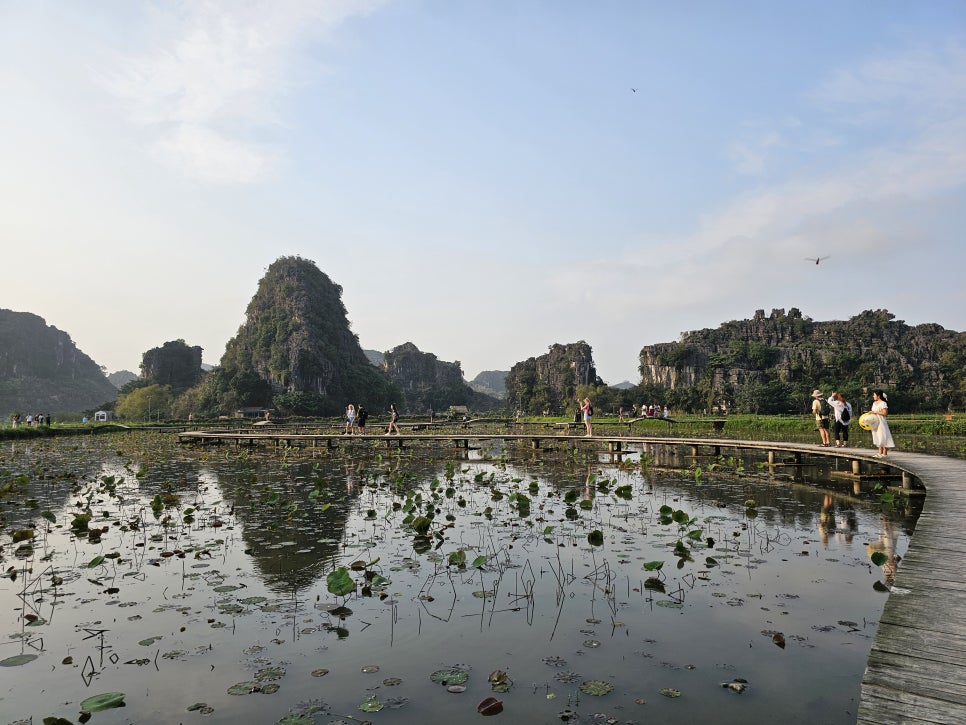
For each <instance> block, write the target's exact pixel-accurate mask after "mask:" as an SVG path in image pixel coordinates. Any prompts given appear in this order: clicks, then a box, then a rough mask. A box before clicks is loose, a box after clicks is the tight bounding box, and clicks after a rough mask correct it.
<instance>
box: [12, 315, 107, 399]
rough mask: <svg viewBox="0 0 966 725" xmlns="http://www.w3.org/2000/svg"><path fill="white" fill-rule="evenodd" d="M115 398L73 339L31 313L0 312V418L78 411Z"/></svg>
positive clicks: (103, 378) (101, 372) (98, 370)
mask: <svg viewBox="0 0 966 725" xmlns="http://www.w3.org/2000/svg"><path fill="white" fill-rule="evenodd" d="M116 397H117V389H116V388H115V387H114V386H113V385H111V383H110V381H109V380H108V379H107V377H105V375H104V371H103V370H101V368H100V367H99V366H98V365H97V363H95V362H94V361H93V360H92V359H91V358H90V357H88V356H87V355H85V354H84V353H83V352H81V351H80V350H79V349H78V348H77V346H76V345H75V344H74V341H73V340H71V337H70V335H68V334H67V333H66V332H63V331H62V330H58V329H57V328H56V327H52V326H50V325H48V324H47V322H46V321H45V320H44V319H43V318H42V317H38V316H37V315H34V314H31V313H30V312H14V311H13V310H2V309H0V415H2V416H4V417H5V418H9V417H10V415H11V414H13V413H15V412H19V413H22V414H27V413H31V414H34V413H66V412H77V411H81V410H87V409H91V408H94V407H97V406H100V405H101V404H103V403H106V402H109V401H112V400H114V399H115V398H116Z"/></svg>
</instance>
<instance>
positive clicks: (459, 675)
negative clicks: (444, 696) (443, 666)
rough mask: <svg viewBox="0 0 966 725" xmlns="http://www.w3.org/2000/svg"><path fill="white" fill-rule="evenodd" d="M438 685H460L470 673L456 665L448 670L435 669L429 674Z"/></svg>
mask: <svg viewBox="0 0 966 725" xmlns="http://www.w3.org/2000/svg"><path fill="white" fill-rule="evenodd" d="M429 679H431V680H432V681H433V682H435V683H436V684H438V685H462V684H464V683H465V682H466V681H467V680H468V679H470V673H469V672H467V671H466V670H461V669H459V668H457V667H452V668H450V669H448V670H436V671H435V672H434V673H433V674H431V675H430V676H429Z"/></svg>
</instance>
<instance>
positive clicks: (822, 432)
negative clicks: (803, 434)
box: [812, 390, 832, 448]
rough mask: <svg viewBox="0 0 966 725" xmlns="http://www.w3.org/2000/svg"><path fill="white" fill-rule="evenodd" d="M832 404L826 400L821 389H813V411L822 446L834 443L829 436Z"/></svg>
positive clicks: (826, 446)
mask: <svg viewBox="0 0 966 725" xmlns="http://www.w3.org/2000/svg"><path fill="white" fill-rule="evenodd" d="M831 412H832V406H831V405H829V404H828V401H826V400H825V396H824V395H822V391H821V390H813V391H812V413H813V414H814V415H815V427H816V428H818V435H819V438H821V439H822V446H823V447H825V448H828V447H829V446H830V445H832V443H831V441H830V440H829V437H828V428H829V413H831Z"/></svg>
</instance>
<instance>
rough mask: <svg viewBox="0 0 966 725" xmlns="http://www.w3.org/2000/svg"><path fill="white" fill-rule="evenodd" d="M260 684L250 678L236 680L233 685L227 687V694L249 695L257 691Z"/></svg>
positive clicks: (259, 688) (260, 687)
mask: <svg viewBox="0 0 966 725" xmlns="http://www.w3.org/2000/svg"><path fill="white" fill-rule="evenodd" d="M261 689H262V686H261V685H259V684H258V683H257V682H253V681H252V680H247V681H245V682H236V683H235V684H234V685H232V686H231V687H229V688H228V694H229V695H250V694H252V693H253V692H259V691H260V690H261Z"/></svg>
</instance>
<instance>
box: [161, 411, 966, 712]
mask: <svg viewBox="0 0 966 725" xmlns="http://www.w3.org/2000/svg"><path fill="white" fill-rule="evenodd" d="M179 438H180V439H181V440H182V441H186V442H192V441H196V442H206V441H209V442H219V441H227V442H234V443H235V444H236V445H239V444H241V443H242V442H248V443H251V444H256V443H266V442H274V443H275V445H279V444H282V443H284V444H288V445H293V444H295V445H298V444H302V445H305V444H308V445H319V444H321V443H323V442H324V444H325V445H326V446H328V447H333V446H335V445H345V444H348V445H355V444H362V443H364V442H371V441H384V442H385V443H386V445H390V446H391V445H396V446H398V447H400V448H401V447H402V446H403V445H404V444H405V443H407V442H417V441H418V442H420V443H424V444H425V443H427V442H437V443H445V442H453V443H455V444H456V446H458V447H460V448H468V447H469V442H470V441H476V442H479V441H485V440H503V441H520V442H529V444H530V447H531V448H534V449H540V448H541V446H549V445H553V444H554V443H566V444H567V445H587V444H592V445H596V446H598V447H599V446H601V445H602V444H606V446H607V449H608V450H609V452H610V453H618V454H621V455H623V454H627V453H630V452H632V451H631V450H630V448H629V446H644V445H646V444H664V445H672V446H673V445H679V446H689V447H690V448H691V451H692V454H694V455H698V454H699V451H700V450H701V449H702V448H704V449H708V448H710V450H711V451H712V452H713V454H714V455H720V453H721V451H722V450H736V451H741V450H758V451H766V452H767V453H768V455H769V460H771V457H772V456H773V455H774V454H776V453H781V454H786V455H791V456H794V457H795V460H796V461H801V460H802V456H805V455H816V456H824V457H833V458H842V459H848V460H849V461H851V462H852V470H853V472H854V473H856V474H859V473H863V472H874V471H883V470H885V471H891V472H897V471H898V472H901V473H902V474H903V486H904V487H906V488H909V487H911V486H912V485H913V484H914V483H915V481H916V480H918V482H919V483H920V484H921V485H922V486H924V487H925V488H926V491H927V496H926V499H925V502H924V506H923V510H922V513H921V514H920V516H919V521H918V523H917V524H916V530H915V532H914V534H913V536H912V538H911V540H910V543H909V548H908V550H907V552H906V556H905V558H904V559H903V560H902V562H901V563H900V565H899V567H898V570H897V572H896V576H895V580H894V585H893V590H892V592H891V593H890V595H889V598H888V599H887V601H886V605H885V608H884V610H883V612H882V617H881V618H880V620H879V627H878V629H877V631H876V636H875V640H874V641H873V644H872V651H871V652H870V654H869V660H868V665H867V667H866V671H865V675H864V677H863V679H862V691H861V698H860V703H859V710H858V719H857V722H858V723H860V724H861V725H866V724H872V723H875V724H879V723H944V724H945V723H950V724H951V723H966V556H964V555H966V537H963V535H962V534H963V529H964V525H966V461H963V460H958V459H953V458H945V457H942V456H929V455H925V454H921V453H909V452H905V451H901V450H900V451H893V452H892V453H891V454H890V455H889V456H888V457H887V458H885V459H878V458H875V457H874V453H875V450H874V449H869V448H823V447H822V446H819V445H813V444H804V443H783V442H776V441H744V440H732V439H725V438H678V437H668V436H611V435H607V436H594V437H591V438H588V437H585V436H583V435H567V434H560V432H559V431H558V432H546V433H526V434H521V433H515V434H514V433H484V432H481V431H476V432H474V431H472V430H461V431H458V432H456V431H454V432H449V433H445V434H435V433H434V434H416V433H408V434H402V435H392V436H385V435H382V434H377V435H365V436H343V435H341V434H332V433H330V434H318V433H311V434H309V433H302V434H295V433H286V432H283V431H278V432H274V431H272V432H262V431H259V432H257V433H252V432H244V431H231V432H220V433H219V432H202V431H189V432H185V433H180V434H179Z"/></svg>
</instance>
